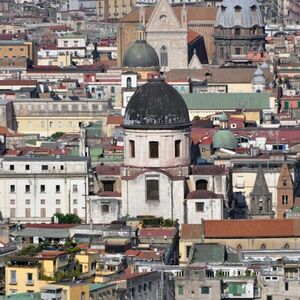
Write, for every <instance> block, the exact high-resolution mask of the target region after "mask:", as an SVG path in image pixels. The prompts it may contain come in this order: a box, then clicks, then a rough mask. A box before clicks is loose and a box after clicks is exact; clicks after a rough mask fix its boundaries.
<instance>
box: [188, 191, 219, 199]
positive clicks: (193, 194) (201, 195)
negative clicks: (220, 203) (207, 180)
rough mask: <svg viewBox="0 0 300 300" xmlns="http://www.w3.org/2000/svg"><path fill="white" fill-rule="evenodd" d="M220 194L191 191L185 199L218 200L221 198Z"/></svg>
mask: <svg viewBox="0 0 300 300" xmlns="http://www.w3.org/2000/svg"><path fill="white" fill-rule="evenodd" d="M222 197H223V195H222V194H216V193H214V192H212V191H205V190H203V191H200V190H198V191H193V192H190V193H188V194H187V196H186V199H211V198H212V199H219V198H222Z"/></svg>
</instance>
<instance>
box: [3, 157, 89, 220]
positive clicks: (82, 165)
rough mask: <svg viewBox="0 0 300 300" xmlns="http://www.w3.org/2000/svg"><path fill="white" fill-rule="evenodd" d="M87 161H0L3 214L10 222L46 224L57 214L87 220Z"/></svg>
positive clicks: (25, 159)
mask: <svg viewBox="0 0 300 300" xmlns="http://www.w3.org/2000/svg"><path fill="white" fill-rule="evenodd" d="M88 168H89V163H88V159H87V158H81V157H55V156H54V157H7V158H2V159H1V160H0V178H1V179H0V198H1V204H0V210H1V213H2V215H3V218H4V219H9V220H10V221H11V222H22V223H46V222H50V221H51V217H52V216H53V215H54V214H55V213H63V214H66V213H74V214H76V215H78V216H79V217H80V218H81V219H82V220H85V219H86V197H87V192H88Z"/></svg>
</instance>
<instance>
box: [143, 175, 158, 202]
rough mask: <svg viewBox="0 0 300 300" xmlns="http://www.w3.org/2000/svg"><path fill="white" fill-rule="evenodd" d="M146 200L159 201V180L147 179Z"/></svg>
mask: <svg viewBox="0 0 300 300" xmlns="http://www.w3.org/2000/svg"><path fill="white" fill-rule="evenodd" d="M146 197H147V198H146V200H155V201H158V200H159V180H158V179H147V180H146Z"/></svg>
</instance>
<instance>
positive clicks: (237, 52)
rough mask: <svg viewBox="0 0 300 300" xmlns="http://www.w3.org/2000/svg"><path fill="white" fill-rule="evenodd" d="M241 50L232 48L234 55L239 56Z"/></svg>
mask: <svg viewBox="0 0 300 300" xmlns="http://www.w3.org/2000/svg"><path fill="white" fill-rule="evenodd" d="M241 52H242V51H241V48H234V54H236V55H240V54H241Z"/></svg>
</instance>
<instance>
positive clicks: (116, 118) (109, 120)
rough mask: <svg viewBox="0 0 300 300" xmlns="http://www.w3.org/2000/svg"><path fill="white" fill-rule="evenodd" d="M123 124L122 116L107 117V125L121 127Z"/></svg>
mask: <svg viewBox="0 0 300 300" xmlns="http://www.w3.org/2000/svg"><path fill="white" fill-rule="evenodd" d="M122 123H123V117H122V116H108V117H107V124H117V125H121V124H122Z"/></svg>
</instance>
